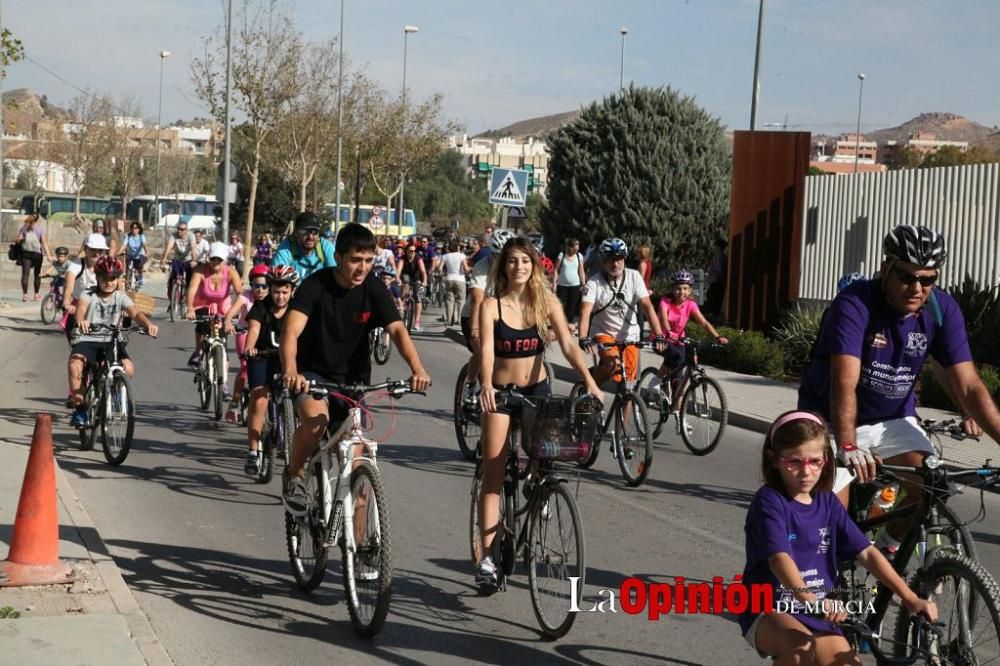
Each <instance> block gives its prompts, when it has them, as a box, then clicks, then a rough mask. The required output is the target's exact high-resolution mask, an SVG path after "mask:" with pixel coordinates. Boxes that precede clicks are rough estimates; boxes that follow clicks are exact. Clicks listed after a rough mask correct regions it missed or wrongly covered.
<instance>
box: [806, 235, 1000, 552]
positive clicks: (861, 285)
mask: <svg viewBox="0 0 1000 666" xmlns="http://www.w3.org/2000/svg"><path fill="white" fill-rule="evenodd" d="M882 249H883V254H884V255H885V259H884V260H883V262H882V267H881V271H880V277H878V278H876V279H873V280H859V281H856V282H853V283H852V284H851V285H849V286H848V287H846V288H845V289H844V290H843V291H841V292H840V293H839V294H838V295H837V297H836V298H835V299H834V301H833V304H832V305H831V306H830V310H829V311H828V312H827V313H826V316H825V317H824V319H823V323H822V325H821V328H820V332H819V336H818V337H817V339H816V344H815V345H814V347H813V350H812V352H811V354H810V361H809V365H808V367H807V368H806V370H805V372H804V373H803V378H802V384H801V386H800V387H799V408H800V409H812V410H815V411H818V412H820V413H821V414H823V415H824V416H825V417H826V419H827V421H828V422H829V423H830V424H831V426H832V430H833V434H834V439H835V440H836V443H837V456H838V458H839V459H840V461H841V463H842V464H844V465H846V466H848V467H851V468H853V470H854V473H855V475H857V477H858V480H859V481H860V482H862V483H865V482H867V481H869V480H870V479H871V478H873V477H874V476H875V472H876V470H875V459H874V456H878V457H879V458H880V459H881V460H883V461H885V462H886V463H889V464H895V465H912V466H919V465H921V464H922V461H923V459H924V457H926V456H927V455H929V454H932V453H934V449H933V447H932V446H931V443H930V441H929V440H928V438H927V435H926V434H925V433H924V431H923V430H922V429H921V428H920V424H919V422H918V421H917V418H916V397H915V396H914V393H913V385H914V382H915V380H916V379H917V377H919V376H920V370H921V368H922V367H923V364H924V360H925V359H926V358H927V356H928V355H930V356H932V357H933V358H934V359H935V360H936V361H937V362H938V363H939V364H940V366H941V367H942V368H943V375H944V379H945V383H946V384H947V385H948V386H949V388H950V391H949V392H950V393H951V394H952V396H953V397H954V398H955V399H956V400H957V402H958V403H959V407H960V408H961V409H962V412H963V413H966V414H970V415H971V416H972V417H973V418H974V419H975V421H976V422H977V423H978V424H980V425H981V426H982V427H983V429H984V430H986V432H987V433H988V434H989V435H990V436H991V437H992V438H993V439H994V440H996V441H1000V412H998V411H997V408H996V406H995V405H994V404H993V400H992V399H991V398H990V394H989V391H988V390H987V389H986V387H985V386H984V385H983V382H982V381H981V380H980V379H979V375H978V374H977V372H976V368H975V366H974V365H973V362H972V354H971V353H970V351H969V340H968V335H967V334H966V330H965V320H964V318H963V317H962V312H961V310H960V309H959V307H958V304H957V303H956V302H955V299H954V298H952V297H951V295H950V294H948V293H947V292H946V291H944V290H943V289H938V288H936V287H934V283H935V282H936V281H937V279H938V277H939V270H940V267H941V265H942V264H943V263H944V261H945V258H946V257H947V255H948V251H947V248H946V247H945V241H944V237H943V236H941V234H938V233H936V232H934V231H931V230H930V229H928V228H926V227H917V226H911V225H900V226H897V227H896V228H895V229H893V230H892V231H890V232H889V234H888V235H887V236H886V237H885V241H884V242H883V247H882ZM851 480H852V479H851V477H850V474H848V473H847V472H846V471H845V470H843V469H841V470H838V475H837V481H836V483H835V484H834V490H835V491H836V492H837V494H838V495H839V497H840V499H841V501H842V502H843V503H844V505H845V506H846V505H847V498H848V489H847V486H848V485H849V484H850V482H851ZM919 497H920V493H919V492H918V491H917V490H916V489H915V488H911V489H910V492H908V493H907V495H906V499H905V500H904V502H903V504H907V503H913V502H916V501H917V499H918V498H919ZM901 506H902V505H901ZM889 527H890V530H889V531H890V532H891V533H892V534H891V535H890V536H891V537H893V538H895V539H898V538H900V537H901V536H903V535H905V533H906V530H907V528H908V526H907V525H902V526H900V525H898V524H895V523H894V524H892V525H890V526H889ZM893 528H894V529H893ZM884 545H886V546H888V547H890V548H891V547H892V546H893V545H895V544H893V543H892V541H891V540H890V541H887V542H886V543H885V544H884Z"/></svg>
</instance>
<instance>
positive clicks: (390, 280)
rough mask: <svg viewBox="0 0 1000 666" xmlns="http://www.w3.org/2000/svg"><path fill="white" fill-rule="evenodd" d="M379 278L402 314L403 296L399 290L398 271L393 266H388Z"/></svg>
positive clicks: (383, 269)
mask: <svg viewBox="0 0 1000 666" xmlns="http://www.w3.org/2000/svg"><path fill="white" fill-rule="evenodd" d="M379 277H380V278H382V284H384V285H385V288H386V289H388V290H389V293H390V294H391V295H392V302H393V303H395V304H396V309H397V310H399V311H400V313H402V312H403V295H402V292H400V290H399V280H397V279H396V269H395V268H393V266H392V264H386V265H385V267H384V268H382V270H381V272H380V273H379Z"/></svg>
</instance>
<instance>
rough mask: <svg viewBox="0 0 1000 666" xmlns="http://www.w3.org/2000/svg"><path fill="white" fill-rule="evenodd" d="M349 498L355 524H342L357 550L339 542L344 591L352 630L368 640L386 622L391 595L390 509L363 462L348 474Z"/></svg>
mask: <svg viewBox="0 0 1000 666" xmlns="http://www.w3.org/2000/svg"><path fill="white" fill-rule="evenodd" d="M351 496H352V497H353V498H354V505H355V512H354V524H353V525H348V524H347V523H346V521H345V523H344V530H345V531H346V530H348V529H353V530H354V535H355V541H356V547H357V551H356V552H355V553H351V552H350V551H348V550H347V539H342V540H341V542H340V543H341V546H340V551H341V555H342V556H343V558H344V566H343V567H342V569H343V573H344V590H345V591H346V593H347V608H348V610H349V611H350V613H351V622H352V623H353V624H354V629H355V630H356V631H357V632H358V634H360V635H361V636H363V637H365V638H370V637H372V636H374V635H375V634H377V633H378V632H379V630H380V629H381V628H382V625H383V624H384V623H385V616H386V615H387V614H388V613H389V598H390V596H392V534H391V530H390V528H389V508H388V506H387V505H386V499H385V491H384V490H383V488H382V478H381V477H380V476H379V473H378V468H377V467H374V466H373V465H372V464H371V463H369V462H367V461H362V462H361V464H360V465H358V467H357V468H356V469H355V470H354V471H353V472H351Z"/></svg>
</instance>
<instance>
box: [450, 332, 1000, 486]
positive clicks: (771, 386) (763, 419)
mask: <svg viewBox="0 0 1000 666" xmlns="http://www.w3.org/2000/svg"><path fill="white" fill-rule="evenodd" d="M445 335H447V337H449V338H451V339H452V340H455V341H456V342H459V343H460V344H464V342H463V341H462V339H461V332H459V331H457V330H455V329H451V330H449V331H448V332H446V334H445ZM547 356H548V359H549V362H551V363H553V364H554V365H556V366H559V368H560V370H562V369H565V370H566V371H567V372H572V370H570V369H569V367H570V366H569V362H568V361H567V360H566V358H565V357H564V356H563V354H562V350H561V349H560V348H559V345H556V344H551V345H549V347H548V351H547ZM659 363H660V357H659V356H658V355H656V354H654V353H653V352H650V351H643V352H641V360H640V363H639V367H640V368H646V367H648V366H651V365H654V364H655V365H659ZM705 367H706V368H707V369H708V374H709V375H710V376H711V377H713V378H714V379H716V380H717V381H718V382H719V384H721V385H722V390H723V391H724V392H725V394H726V401H727V403H728V407H729V423H730V425H733V426H736V427H737V428H745V429H747V430H753V431H755V432H759V433H761V434H763V433H765V432H767V429H768V427H770V425H771V423H773V422H774V420H775V419H776V418H777V417H778V415H780V414H782V413H783V412H787V411H789V410H791V409H795V404H796V401H797V399H798V385H797V384H793V383H787V382H779V381H775V380H773V379H768V378H766V377H758V376H756V375H743V374H740V373H738V372H731V371H729V370H722V369H720V368H713V367H709V366H705ZM560 370H557V371H556V374H557V375H560V376H565V375H564V373H563V372H560ZM919 414H920V416H921V418H929V419H937V420H939V421H940V420H945V419H955V420H956V421H957V420H958V419H959V415H958V414H956V413H955V412H948V411H945V410H941V409H931V408H929V407H921V408H920V410H919ZM941 446H942V450H943V453H944V460H945V463H946V464H948V465H950V466H955V467H978V466H979V465H982V464H983V463H985V462H986V460H987V459H988V458H992V459H993V460H994V461H1000V447H997V443H996V442H994V441H993V440H992V439H991V438H990V437H989V436H988V435H986V434H984V435H983V436H982V438H981V439H980V440H979V441H978V442H977V441H976V440H973V439H966V440H963V441H957V440H954V439H951V438H950V437H946V436H945V437H942V438H941Z"/></svg>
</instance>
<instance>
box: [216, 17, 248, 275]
mask: <svg viewBox="0 0 1000 666" xmlns="http://www.w3.org/2000/svg"><path fill="white" fill-rule="evenodd" d="M232 99H233V0H227V2H226V122H225V130H224V132H225V138H224V139H223V140H224V141H225V143H226V145H225V149H224V150H225V152H224V153H223V157H222V159H223V165H222V181H223V182H222V238H223V239H224V240H225V241H226V242H227V243H228V242H229V205H230V204H231V203H232V201H230V200H229V196H230V192H229V183H230V181H231V180H232V179H233V173H232V168H233V164H232V162H233V128H232V122H231V120H230V114H229V105H230V103H231V102H232ZM243 246H244V252H249V251H250V248H252V247H253V244H252V243H251V239H250V237H249V236H247V237H246V238H245V239H244V242H243ZM249 264H250V262H248V261H244V262H243V265H244V266H248V265H249Z"/></svg>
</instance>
